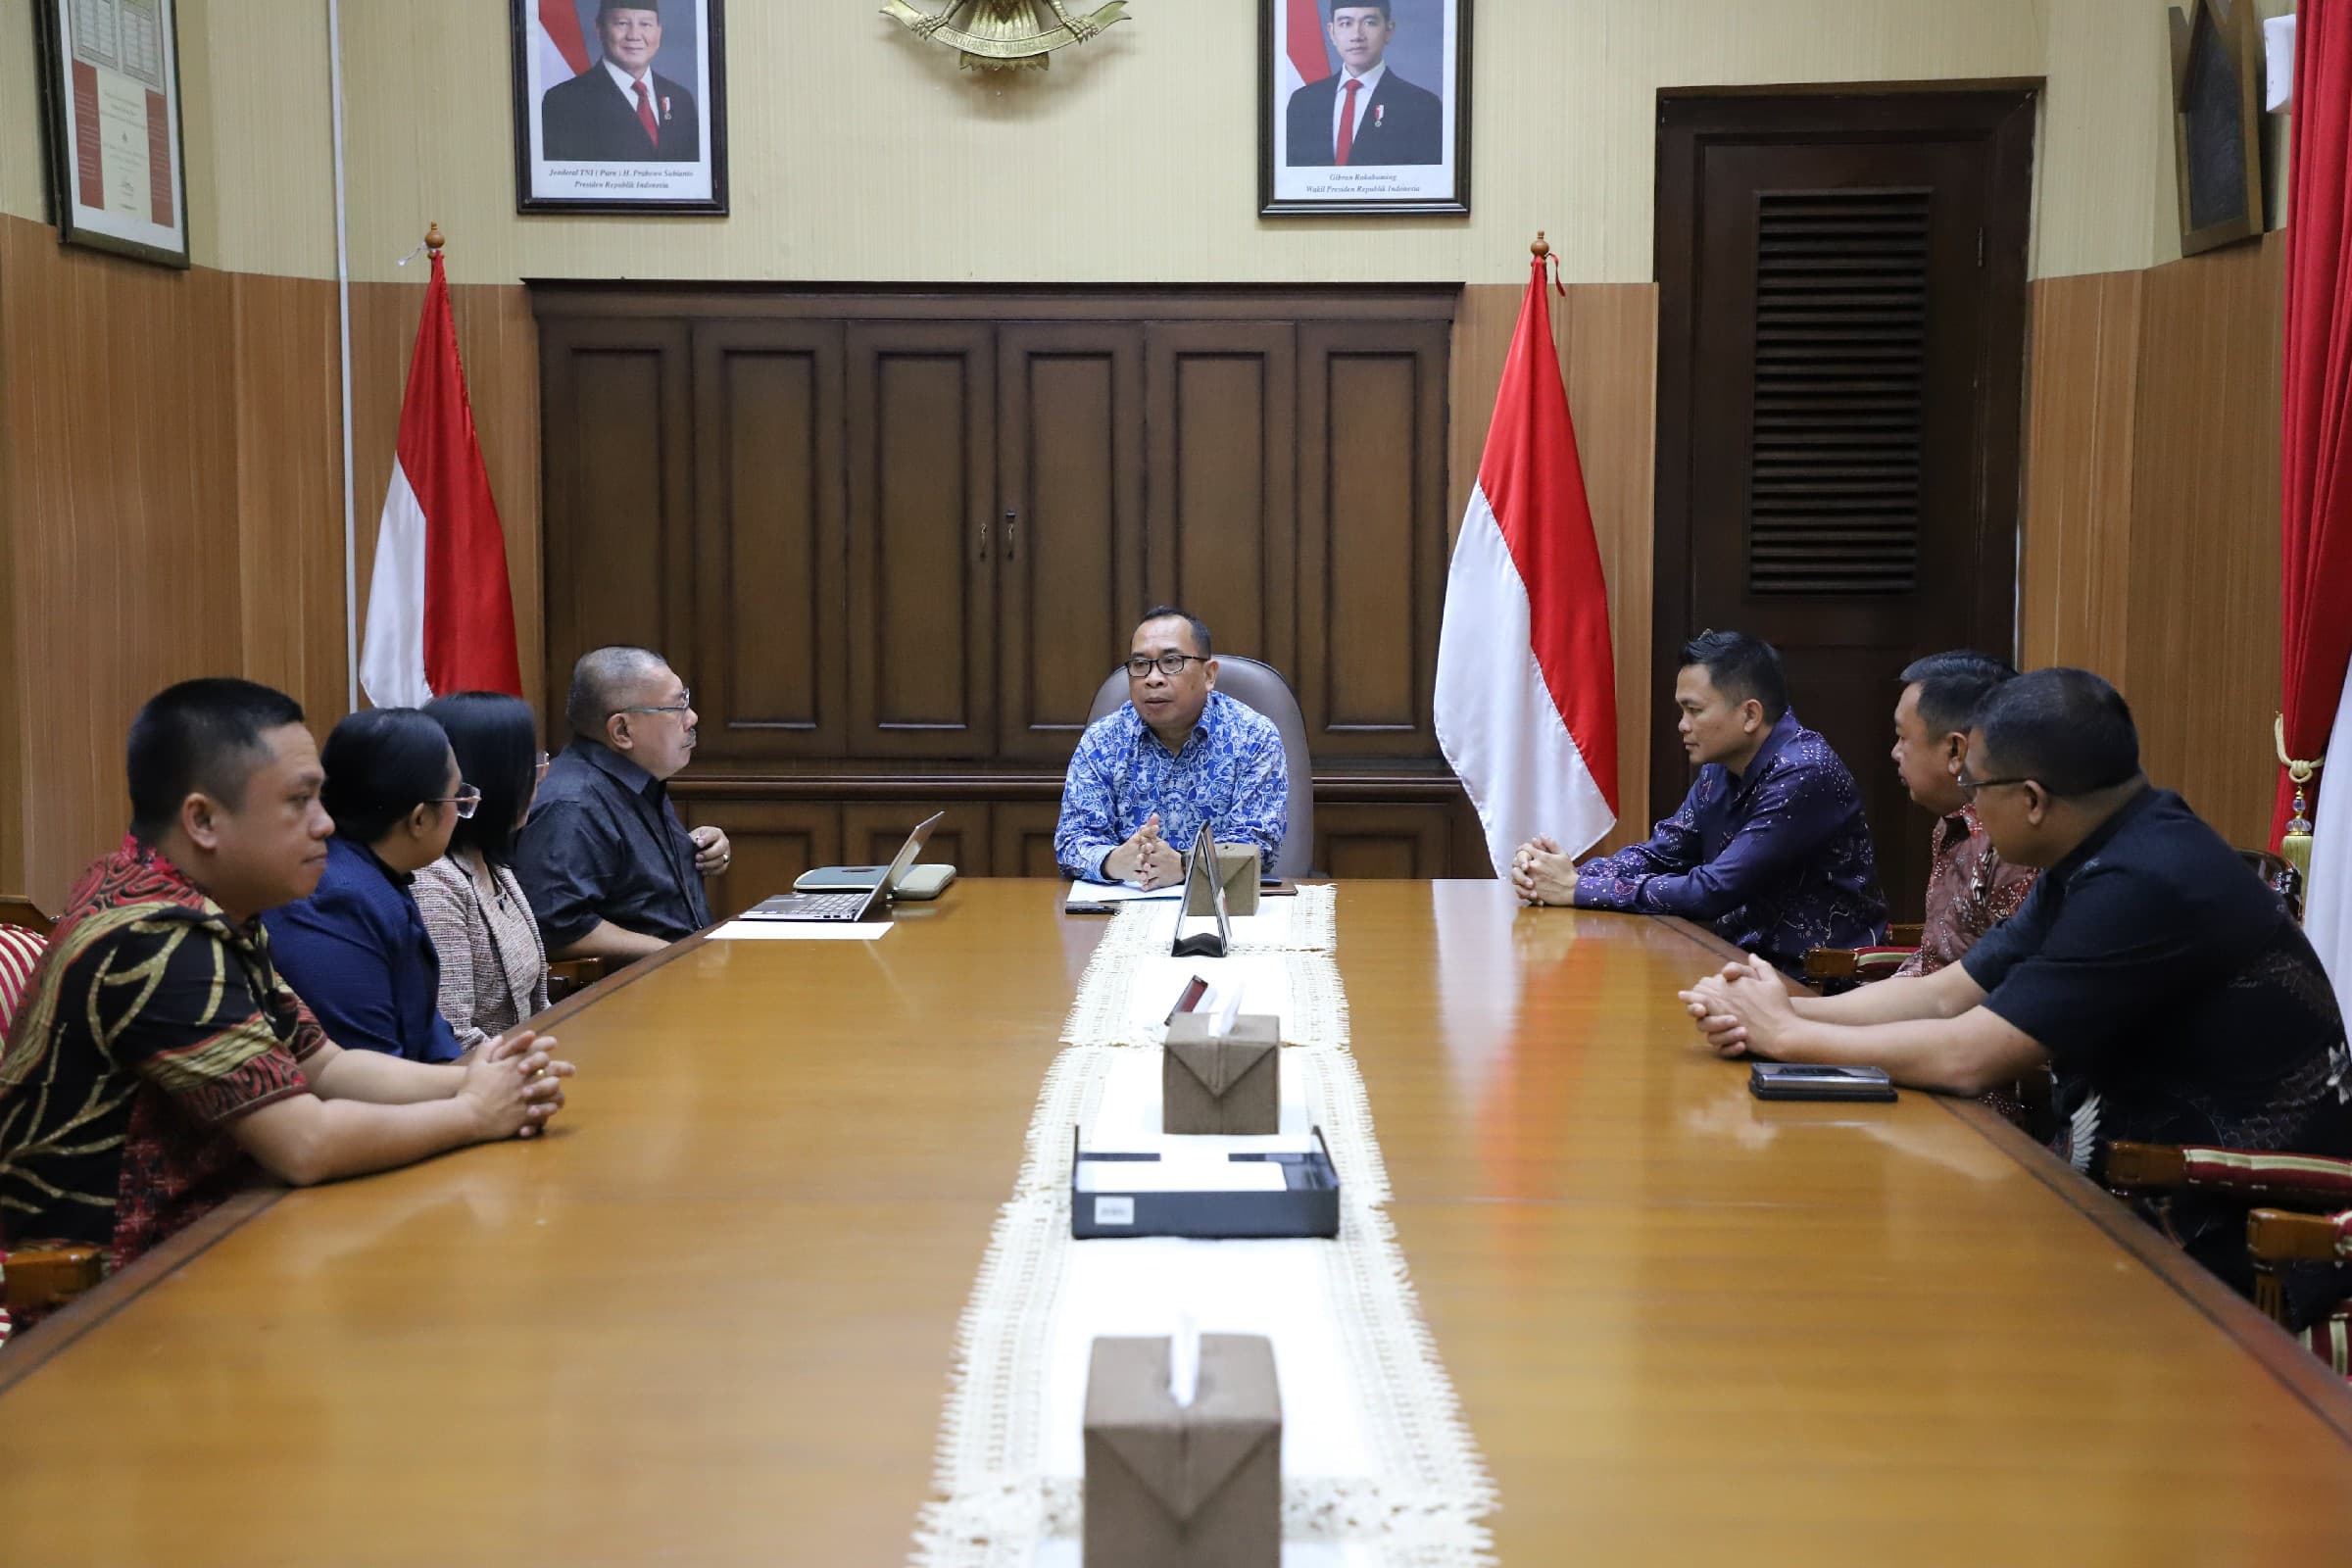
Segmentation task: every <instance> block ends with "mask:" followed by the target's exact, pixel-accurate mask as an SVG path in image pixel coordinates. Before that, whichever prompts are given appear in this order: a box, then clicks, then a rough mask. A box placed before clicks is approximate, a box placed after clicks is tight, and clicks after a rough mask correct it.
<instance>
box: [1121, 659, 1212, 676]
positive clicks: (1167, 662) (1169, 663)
mask: <svg viewBox="0 0 2352 1568" xmlns="http://www.w3.org/2000/svg"><path fill="white" fill-rule="evenodd" d="M1207 662H1208V656H1207V655H1205V654H1162V655H1160V656H1159V657H1158V658H1157V659H1153V658H1152V656H1151V655H1150V654H1138V655H1136V656H1135V657H1134V658H1133V659H1130V660H1129V661H1127V677H1128V679H1130V680H1142V679H1143V678H1144V677H1145V676H1146V675H1149V674H1151V673H1152V670H1153V668H1155V667H1156V668H1157V669H1158V670H1159V672H1160V673H1161V674H1162V675H1181V674H1183V673H1184V666H1185V665H1187V664H1205V663H1207Z"/></svg>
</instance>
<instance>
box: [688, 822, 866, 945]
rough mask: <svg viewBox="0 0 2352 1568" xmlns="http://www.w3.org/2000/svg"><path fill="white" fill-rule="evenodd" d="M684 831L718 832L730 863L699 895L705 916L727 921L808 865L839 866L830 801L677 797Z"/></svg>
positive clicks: (782, 889)
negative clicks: (706, 901) (703, 896)
mask: <svg viewBox="0 0 2352 1568" xmlns="http://www.w3.org/2000/svg"><path fill="white" fill-rule="evenodd" d="M677 805H678V815H679V817H680V818H681V819H683V820H684V821H685V823H686V825H687V826H688V827H702V826H704V825H705V824H710V825H711V826H715V827H719V828H723V829H725V831H726V835H727V843H728V845H729V848H730V850H731V853H732V854H733V856H734V859H733V861H732V863H731V864H729V866H728V867H727V869H726V871H725V873H724V874H723V875H719V876H714V877H711V878H710V879H709V880H708V881H707V882H706V883H705V884H704V887H705V891H706V892H707V893H708V895H709V897H710V900H711V915H712V916H713V917H714V918H717V919H721V920H724V919H729V918H732V917H733V916H735V915H738V914H741V913H742V912H743V911H744V910H746V909H748V908H750V907H752V906H753V905H755V904H758V903H759V902H760V900H761V899H764V898H769V897H772V896H773V895H775V894H778V893H790V892H791V891H792V884H793V879H794V878H796V877H798V876H799V875H800V874H801V873H802V872H803V871H806V870H809V868H810V867H812V866H819V865H838V864H840V863H841V808H840V807H839V806H837V805H835V804H833V803H832V802H830V801H748V800H729V799H723V798H711V797H708V796H691V797H681V798H680V799H679V800H678V803H677Z"/></svg>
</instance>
